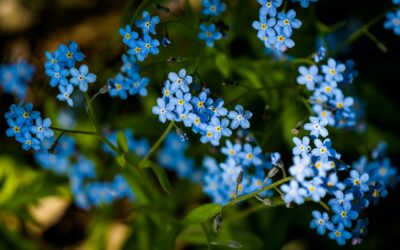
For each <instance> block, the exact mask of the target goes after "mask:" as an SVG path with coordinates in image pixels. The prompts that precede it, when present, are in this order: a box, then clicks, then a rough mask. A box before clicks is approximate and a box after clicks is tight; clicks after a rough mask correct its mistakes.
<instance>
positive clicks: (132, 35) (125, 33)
mask: <svg viewBox="0 0 400 250" xmlns="http://www.w3.org/2000/svg"><path fill="white" fill-rule="evenodd" d="M119 34H120V35H121V36H122V38H123V40H122V41H123V43H124V44H126V45H128V44H129V43H130V41H132V40H136V39H137V38H138V37H139V34H138V33H137V32H135V31H133V30H132V27H131V26H130V25H129V24H127V25H126V26H125V29H123V28H120V29H119Z"/></svg>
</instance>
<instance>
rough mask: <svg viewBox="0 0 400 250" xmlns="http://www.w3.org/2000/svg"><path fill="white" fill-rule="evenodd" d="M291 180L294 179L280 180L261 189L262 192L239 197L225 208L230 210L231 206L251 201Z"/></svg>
mask: <svg viewBox="0 0 400 250" xmlns="http://www.w3.org/2000/svg"><path fill="white" fill-rule="evenodd" d="M291 179H292V177H291V176H289V177H286V178H283V179H280V180H279V181H276V182H274V183H272V184H270V185H268V186H265V187H264V188H262V189H260V190H258V191H255V192H253V193H250V194H246V195H243V196H240V197H237V198H236V199H234V200H231V201H230V202H229V203H228V204H226V205H225V206H224V207H223V208H228V207H231V206H233V205H235V204H237V203H239V202H242V201H245V200H248V199H250V198H253V197H254V196H256V195H258V194H259V193H262V192H264V191H267V190H270V189H272V188H275V187H277V186H279V185H281V184H283V183H285V182H288V181H290V180H291Z"/></svg>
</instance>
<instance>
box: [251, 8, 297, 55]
mask: <svg viewBox="0 0 400 250" xmlns="http://www.w3.org/2000/svg"><path fill="white" fill-rule="evenodd" d="M257 1H258V3H259V4H261V8H260V10H259V20H258V21H254V22H253V25H252V26H253V28H254V29H255V30H257V37H258V38H259V39H260V40H261V41H262V42H263V43H264V45H265V47H266V48H271V49H274V50H278V51H286V50H287V49H288V48H293V47H294V45H295V43H294V41H293V40H292V39H291V36H292V35H293V30H294V29H298V28H300V26H301V21H300V20H298V19H296V12H295V11H294V10H293V9H290V10H288V11H287V12H286V13H285V12H283V11H282V12H279V13H278V8H279V7H280V6H281V5H282V0H257Z"/></svg>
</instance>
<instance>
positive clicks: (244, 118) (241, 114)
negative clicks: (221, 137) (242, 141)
mask: <svg viewBox="0 0 400 250" xmlns="http://www.w3.org/2000/svg"><path fill="white" fill-rule="evenodd" d="M252 116H253V114H252V113H251V112H250V111H244V109H243V106H242V105H236V106H235V110H234V111H229V113H228V118H229V119H231V120H232V122H231V125H230V126H231V129H237V128H238V127H239V126H240V127H241V128H242V129H248V128H250V122H249V119H250V118H251V117H252Z"/></svg>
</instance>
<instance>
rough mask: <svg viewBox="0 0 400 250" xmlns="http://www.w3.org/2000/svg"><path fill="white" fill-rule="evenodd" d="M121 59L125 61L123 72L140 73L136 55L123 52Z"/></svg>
mask: <svg viewBox="0 0 400 250" xmlns="http://www.w3.org/2000/svg"><path fill="white" fill-rule="evenodd" d="M121 59H122V63H123V64H122V67H121V71H122V72H124V73H126V74H127V75H128V76H132V75H133V74H135V73H139V66H138V65H137V64H136V58H135V57H134V56H132V55H126V54H123V55H122V56H121Z"/></svg>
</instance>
